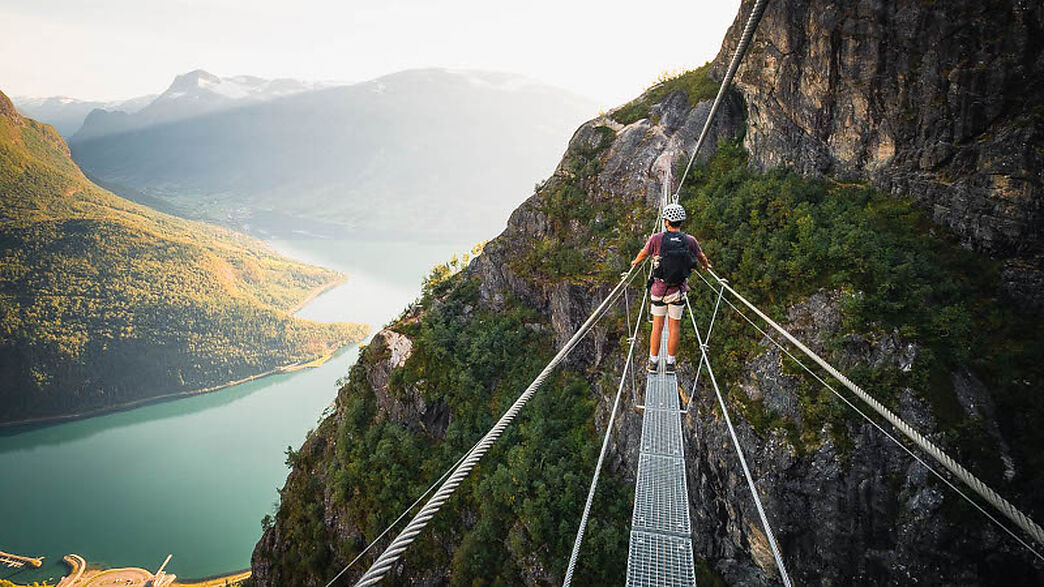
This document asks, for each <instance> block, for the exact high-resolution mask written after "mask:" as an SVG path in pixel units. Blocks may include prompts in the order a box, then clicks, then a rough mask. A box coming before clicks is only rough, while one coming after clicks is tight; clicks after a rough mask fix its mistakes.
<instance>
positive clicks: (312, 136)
mask: <svg viewBox="0 0 1044 587" xmlns="http://www.w3.org/2000/svg"><path fill="white" fill-rule="evenodd" d="M190 75H191V74H190ZM184 77H185V76H183V78H184ZM237 79H238V78H237ZM193 80H195V81H193ZM211 83H212V82H211V81H209V78H206V77H205V76H201V75H200V76H195V77H194V78H186V79H184V80H183V79H182V78H179V82H176V83H175V84H174V85H173V86H171V89H169V90H167V92H165V93H164V95H163V96H160V98H157V100H156V102H155V103H154V105H150V106H149V108H146V109H143V110H142V111H141V112H139V113H137V114H135V115H127V116H125V117H124V119H125V122H126V125H127V126H126V127H125V128H128V129H132V130H126V131H123V132H119V133H115V134H109V135H107V136H97V135H95V136H93V137H92V136H91V135H92V133H94V131H93V130H92V129H93V128H95V127H94V126H93V125H94V121H93V120H88V121H87V123H86V124H85V125H84V130H83V131H82V132H81V133H77V135H76V136H75V137H73V139H72V141H71V147H72V152H73V157H74V159H75V160H76V161H77V163H79V164H80V166H81V167H82V168H83V169H84V171H85V172H86V173H87V174H88V175H89V176H91V177H92V178H93V179H95V180H96V181H99V182H101V183H102V184H103V185H105V186H106V187H109V188H110V189H113V190H114V191H117V192H118V193H120V194H122V195H125V196H126V197H129V198H132V199H136V200H139V201H142V202H148V203H149V204H150V205H154V206H157V207H160V208H162V209H164V210H166V211H170V212H173V213H176V214H179V215H182V216H186V217H190V218H203V219H208V220H214V221H218V222H222V223H225V224H228V225H230V226H234V227H237V228H242V229H246V230H248V231H251V232H253V233H254V234H268V233H280V234H287V233H295V232H296V233H301V232H304V233H319V234H324V235H335V234H341V233H344V232H352V233H354V234H367V235H375V234H378V235H384V236H389V238H391V236H390V232H391V231H393V230H403V231H407V232H408V233H409V235H408V236H409V237H410V238H433V239H438V238H447V237H449V236H452V237H453V238H454V240H459V239H460V238H469V239H470V238H474V239H477V238H481V237H484V236H488V235H490V234H491V233H493V232H495V231H496V230H497V229H498V228H499V227H500V225H501V223H502V222H503V220H504V219H505V218H506V217H507V215H508V213H509V212H510V211H511V210H512V209H513V208H514V207H515V206H516V205H517V204H518V202H519V201H520V199H521V196H522V195H524V194H526V193H529V192H531V191H532V189H533V185H534V184H535V183H536V182H537V181H538V180H540V179H542V178H544V177H545V176H546V175H547V174H548V173H550V171H551V170H552V169H553V168H554V164H555V161H556V159H557V157H558V156H559V155H560V151H561V145H562V144H564V142H565V141H566V139H568V137H569V136H570V134H571V133H572V129H573V128H575V127H576V125H577V123H578V122H580V121H582V120H583V119H584V118H587V117H589V116H590V114H591V112H592V111H593V110H594V109H595V107H594V106H593V104H592V103H591V102H590V101H588V100H586V99H584V98H582V97H579V96H576V95H574V94H571V93H569V92H566V91H564V90H561V89H557V88H553V87H549V86H546V85H542V84H540V83H537V82H535V81H532V80H530V79H528V78H523V77H520V76H517V75H512V74H504V73H492V72H473V71H449V70H441V69H426V70H411V71H405V72H400V73H397V74H392V75H389V76H385V77H382V78H379V79H376V80H373V81H369V82H365V83H360V84H355V85H351V86H343V87H334V88H326V89H321V90H313V91H307V92H301V93H298V94H295V95H291V96H285V97H281V98H276V99H272V100H268V101H266V102H262V103H258V104H252V105H247V106H242V107H238V108H233V109H227V110H223V111H219V112H211V113H209V114H205V115H201V116H194V117H191V118H182V119H180V120H177V121H174V122H166V123H162V124H154V125H152V126H147V127H146V126H143V123H144V121H145V120H146V119H147V118H148V117H149V116H151V111H152V109H153V106H157V108H158V106H159V105H160V104H162V103H164V102H166V101H167V100H171V101H173V100H181V99H185V98H187V96H188V95H190V94H189V91H190V90H191V92H194V93H202V92H207V93H206V94H205V95H206V96H207V98H205V99H204V98H202V97H201V98H199V99H198V100H197V101H198V102H203V101H205V100H214V101H217V100H219V99H218V98H216V97H215V96H214V95H215V91H216V90H215V88H214V86H212V85H209V84H211ZM222 85H223V84H222ZM217 87H218V88H220V87H221V85H218V86H217ZM197 89H198V90H199V92H197ZM183 91H184V92H186V94H184V95H181V94H180V93H181V92H183ZM194 93H193V94H192V95H195V94H194ZM165 96H166V97H165ZM169 110H170V111H174V110H175V109H174V108H170V109H169ZM93 118H94V117H93V116H92V119H93ZM404 236H406V235H402V234H396V235H394V238H404Z"/></svg>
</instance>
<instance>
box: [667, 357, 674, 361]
mask: <svg viewBox="0 0 1044 587" xmlns="http://www.w3.org/2000/svg"><path fill="white" fill-rule="evenodd" d="M673 362H674V355H667V363H673Z"/></svg>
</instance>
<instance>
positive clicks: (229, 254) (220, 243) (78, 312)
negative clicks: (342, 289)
mask: <svg viewBox="0 0 1044 587" xmlns="http://www.w3.org/2000/svg"><path fill="white" fill-rule="evenodd" d="M6 101H7V98H6V96H3V94H0V378H2V379H3V380H4V381H5V385H4V386H3V387H2V389H0V405H3V407H4V409H3V411H2V415H0V421H13V420H18V419H23V418H27V417H39V416H49V415H58V414H65V413H75V412H80V411H84V410H92V409H98V408H102V407H105V406H110V405H115V404H119V403H125V402H128V401H133V400H138V399H142V398H143V397H151V396H156V395H162V394H167V393H176V392H181V391H190V390H194V389H199V388H204V387H209V386H214V385H220V384H222V383H225V382H228V381H231V380H235V379H239V378H242V377H246V376H249V375H253V374H257V373H260V372H263V371H266V370H270V369H273V368H276V367H279V366H282V365H286V364H289V363H294V362H298V361H302V360H307V359H310V358H312V357H315V356H317V355H320V354H322V353H324V352H326V351H327V350H328V349H329V348H330V347H331V346H332V345H339V344H343V343H345V342H346V341H349V340H354V339H357V338H359V337H360V336H361V334H362V331H363V329H362V327H360V326H357V325H350V324H320V323H314V322H309V321H305V320H299V319H296V318H292V317H291V316H289V315H288V313H287V312H288V311H289V310H291V309H292V308H293V307H294V306H295V305H296V304H297V303H298V302H299V301H300V300H302V299H304V298H305V297H306V296H307V295H308V294H309V293H310V292H311V291H313V290H314V289H315V288H318V287H322V286H323V285H325V284H327V283H330V282H331V281H332V280H335V279H337V278H338V277H339V276H338V275H337V274H336V273H334V272H331V271H328V270H325V269H322V268H318V267H311V266H307V265H302V264H300V263H296V262H293V261H290V260H288V259H285V258H283V257H279V256H278V255H276V254H274V253H272V252H271V251H269V250H268V249H267V248H266V247H265V246H264V245H263V244H262V243H260V242H258V241H255V240H253V239H249V238H247V237H244V236H241V235H237V234H235V233H232V232H230V231H226V230H223V229H220V228H216V227H212V226H208V225H205V224H201V223H193V222H187V221H184V220H180V219H177V218H174V217H171V216H167V215H164V214H161V213H158V212H155V211H152V210H149V209H147V208H145V207H143V206H139V205H137V204H133V203H131V202H128V201H126V200H123V199H121V198H119V197H117V196H115V195H113V194H111V193H109V192H107V191H105V190H102V189H100V188H98V187H97V186H95V185H94V184H92V183H90V182H89V181H88V180H87V179H86V178H85V177H84V176H83V174H82V173H81V172H80V170H79V169H78V168H77V167H76V165H75V164H74V163H73V162H72V160H71V159H70V158H69V155H68V149H67V147H66V146H65V143H64V142H63V141H62V139H61V138H60V137H59V135H58V134H57V132H55V131H54V129H53V128H51V127H50V126H47V125H43V124H40V123H37V122H35V121H32V120H30V119H26V118H22V117H20V116H18V115H17V113H15V112H14V111H13V109H12V108H9V106H10V103H9V102H6ZM4 102H6V105H7V107H8V108H5V107H4V104H3V103H4Z"/></svg>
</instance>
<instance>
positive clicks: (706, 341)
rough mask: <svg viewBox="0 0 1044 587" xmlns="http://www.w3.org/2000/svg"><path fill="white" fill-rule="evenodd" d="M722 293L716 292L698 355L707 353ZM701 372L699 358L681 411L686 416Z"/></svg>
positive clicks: (701, 365)
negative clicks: (686, 399) (687, 397)
mask: <svg viewBox="0 0 1044 587" xmlns="http://www.w3.org/2000/svg"><path fill="white" fill-rule="evenodd" d="M697 275H699V273H697ZM701 277H702V276H701ZM724 293H725V292H724V290H722V291H720V292H718V300H717V301H716V302H714V313H713V314H711V319H710V324H709V325H708V326H707V336H705V337H703V340H704V342H703V344H702V345H700V353H706V352H707V349H706V348H705V347H706V346H707V345H708V344H710V336H711V332H713V331H714V320H715V319H717V317H718V308H720V307H721V298H722V295H723V294H724ZM685 303H689V302H688V299H687V298H686V301H685ZM690 313H691V310H690ZM695 327H696V325H695V323H694V324H693V328H695ZM697 334H699V333H698V332H697ZM702 372H703V360H702V357H701V359H700V361H699V364H698V365H697V366H696V376H695V377H693V378H692V391H691V392H689V401H688V402H686V403H685V409H684V410H682V411H683V412H685V413H686V414H688V413H689V407H690V406H692V400H693V399H694V398H695V397H696V384H697V383H699V382H700V373H702Z"/></svg>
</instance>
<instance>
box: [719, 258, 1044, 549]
mask: <svg viewBox="0 0 1044 587" xmlns="http://www.w3.org/2000/svg"><path fill="white" fill-rule="evenodd" d="M708 273H710V274H711V275H712V276H713V277H714V278H715V279H716V280H718V283H720V284H721V286H722V287H723V288H725V289H726V290H727V291H728V292H729V293H730V294H732V295H733V297H735V298H736V299H737V300H739V301H740V302H741V303H743V305H745V306H747V307H748V308H750V310H751V311H752V312H754V313H755V314H757V315H758V317H759V318H761V319H762V320H764V321H765V323H766V324H768V325H769V326H771V327H772V329H773V330H775V331H776V332H778V333H779V334H781V335H782V336H783V337H784V338H786V339H787V340H788V341H790V343H791V344H793V345H794V346H796V347H797V348H798V350H800V351H801V352H802V353H804V354H805V355H806V356H808V358H810V359H812V360H813V361H814V362H815V363H817V364H818V365H819V366H820V367H822V368H823V369H824V370H825V371H826V372H827V373H830V375H832V376H833V377H834V378H835V379H837V380H838V381H839V382H840V383H841V384H842V385H844V386H845V387H847V388H848V389H849V391H851V392H852V393H854V394H855V395H856V397H858V398H859V399H861V400H862V401H863V402H864V403H865V404H866V405H868V406H870V408H871V409H873V410H874V411H875V412H877V413H878V415H880V416H882V417H883V418H884V419H885V420H888V422H889V423H891V424H892V426H894V427H895V428H896V429H897V430H898V431H899V432H901V433H902V434H903V435H904V436H906V437H907V438H909V439H910V440H911V441H913V442H914V444H916V445H917V446H919V447H920V448H921V450H923V451H924V452H926V453H928V455H930V456H931V457H932V458H933V459H935V460H936V461H937V462H938V463H939V464H940V465H942V466H943V467H945V468H946V469H947V470H949V471H950V472H951V473H953V475H954V476H956V477H957V478H958V479H960V480H961V481H962V482H963V483H964V484H965V485H967V486H968V487H969V488H970V489H971V490H972V491H974V492H976V493H978V494H979V496H981V497H982V498H983V499H985V500H986V501H987V502H988V503H989V504H990V505H992V506H993V507H994V508H996V509H997V510H998V511H999V512H1000V513H1002V514H1004V515H1005V516H1006V517H1007V518H1008V519H1010V520H1011V521H1012V522H1015V524H1016V525H1017V526H1018V527H1020V528H1022V529H1023V530H1024V531H1025V532H1026V533H1027V534H1029V535H1030V536H1032V537H1033V539H1034V540H1035V541H1036V542H1037V543H1038V544H1040V545H1044V529H1042V528H1041V527H1040V526H1039V525H1038V524H1037V523H1036V522H1034V521H1033V520H1032V519H1031V518H1030V517H1029V516H1027V515H1026V514H1024V513H1023V512H1022V511H1021V510H1019V509H1018V508H1016V507H1015V506H1014V505H1012V504H1011V503H1010V502H1008V500H1006V499H1004V498H1003V497H1001V496H1000V494H998V493H997V492H996V491H994V490H993V489H992V488H990V486H988V485H986V483H985V482H983V481H982V480H981V479H979V478H978V477H976V476H975V475H974V474H973V473H972V472H971V471H969V470H967V469H965V468H964V467H963V466H961V464H960V463H958V462H957V461H955V460H953V458H952V457H950V455H948V454H946V453H945V452H944V451H943V450H942V449H941V448H939V447H938V446H936V445H935V443H933V442H932V441H930V440H928V439H927V438H926V437H925V436H924V435H922V434H921V433H920V432H918V431H917V430H916V429H914V428H913V427H912V426H910V425H909V424H907V423H906V422H904V421H903V420H902V419H901V418H899V416H897V415H896V414H895V413H894V412H892V411H891V410H890V409H888V408H887V407H885V406H884V404H882V403H881V402H879V401H877V400H876V399H875V398H874V397H873V396H871V395H870V394H868V393H867V392H866V391H864V390H863V388H862V387H859V386H858V385H856V384H855V383H853V382H852V381H851V380H849V379H848V378H847V377H845V375H844V374H842V373H841V372H840V371H838V370H837V369H835V368H834V366H833V365H831V364H830V363H827V362H826V361H825V360H824V359H823V358H822V357H820V356H819V355H817V354H816V353H815V352H813V351H812V350H811V349H809V348H808V347H807V346H805V345H804V343H802V342H801V341H800V340H798V339H797V338H795V337H794V335H792V334H790V333H789V332H787V331H786V330H785V329H784V328H783V327H782V326H780V325H779V324H776V322H775V321H773V320H772V318H769V317H768V315H766V314H765V313H764V312H762V311H761V310H760V309H758V308H757V307H756V306H755V305H754V304H752V303H751V302H749V301H748V300H747V298H745V297H743V296H742V295H740V294H739V292H737V291H736V290H735V289H733V288H732V287H731V286H730V285H729V284H728V282H727V281H725V280H723V279H722V278H721V277H719V276H718V275H717V274H716V273H714V271H708Z"/></svg>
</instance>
